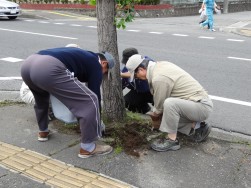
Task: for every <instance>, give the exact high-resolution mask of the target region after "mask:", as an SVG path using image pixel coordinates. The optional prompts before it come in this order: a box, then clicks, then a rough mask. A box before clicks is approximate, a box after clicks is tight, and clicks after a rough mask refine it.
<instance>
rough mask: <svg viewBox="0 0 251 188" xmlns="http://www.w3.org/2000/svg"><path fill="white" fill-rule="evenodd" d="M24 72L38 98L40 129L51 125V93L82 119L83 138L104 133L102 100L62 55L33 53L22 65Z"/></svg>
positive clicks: (27, 82)
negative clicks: (77, 75) (100, 107)
mask: <svg viewBox="0 0 251 188" xmlns="http://www.w3.org/2000/svg"><path fill="white" fill-rule="evenodd" d="M21 76H22V78H23V80H24V82H25V83H26V84H27V85H28V87H29V88H30V90H31V92H32V93H33V95H34V98H35V105H34V109H35V113H36V118H37V122H38V126H39V130H40V131H44V130H46V129H47V128H48V108H49V98H50V94H52V95H54V96H55V97H56V98H57V99H58V100H60V101H61V102H62V103H63V104H64V105H65V106H66V107H67V108H69V110H70V111H71V112H72V113H73V114H74V116H75V117H76V118H77V119H78V121H79V124H80V129H81V142H82V143H90V142H93V141H95V140H96V139H97V138H99V137H101V127H100V112H99V101H98V98H97V96H96V94H95V93H93V92H92V91H91V90H90V89H89V88H88V87H86V86H85V85H84V84H82V83H81V82H80V81H79V80H78V79H77V78H74V76H73V75H72V73H71V72H70V71H69V70H68V69H67V68H66V67H65V65H64V64H63V63H62V62H60V61H59V60H58V59H56V58H54V57H51V56H47V55H38V54H33V55H31V56H29V57H28V58H27V59H26V60H25V61H24V63H23V64H22V67H21Z"/></svg>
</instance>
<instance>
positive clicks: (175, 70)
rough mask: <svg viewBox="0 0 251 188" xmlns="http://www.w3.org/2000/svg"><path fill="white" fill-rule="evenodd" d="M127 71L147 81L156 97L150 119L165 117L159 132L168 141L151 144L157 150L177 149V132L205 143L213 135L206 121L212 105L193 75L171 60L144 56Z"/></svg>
mask: <svg viewBox="0 0 251 188" xmlns="http://www.w3.org/2000/svg"><path fill="white" fill-rule="evenodd" d="M126 67H127V69H128V70H129V71H130V73H131V74H132V77H134V76H135V78H138V79H141V80H147V81H148V83H149V86H150V91H151V92H152V94H153V100H154V108H153V112H151V114H150V115H151V116H152V117H154V118H155V119H157V118H158V117H161V115H162V114H163V116H162V120H161V124H160V128H159V130H160V131H162V132H165V133H167V134H166V135H165V138H163V139H157V140H155V141H154V142H153V143H152V144H151V147H152V149H154V150H156V151H168V150H178V149H179V148H180V144H179V141H178V139H177V132H178V131H179V132H181V133H183V134H185V135H189V136H191V137H192V138H193V139H194V141H196V142H202V141H203V140H205V139H206V138H207V136H208V135H209V133H210V127H209V126H208V124H206V123H205V122H204V121H205V120H206V119H207V118H208V117H209V114H210V113H211V111H212V108H213V103H212V101H211V99H210V98H209V96H208V94H207V92H206V91H205V89H204V88H203V87H202V86H201V85H200V84H199V82H198V81H196V80H195V79H194V78H193V77H192V76H191V75H190V74H188V73H187V72H185V71H184V70H183V69H181V68H180V67H178V66H176V65H174V64H172V63H170V62H168V61H157V62H153V61H149V60H147V59H145V58H144V57H143V56H141V55H133V56H132V57H130V58H129V60H128V62H127V64H126Z"/></svg>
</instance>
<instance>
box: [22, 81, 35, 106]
mask: <svg viewBox="0 0 251 188" xmlns="http://www.w3.org/2000/svg"><path fill="white" fill-rule="evenodd" d="M20 98H21V99H22V101H24V102H25V103H27V104H35V99H34V96H33V94H32V92H31V90H30V88H29V87H28V86H27V85H26V84H25V83H24V82H23V83H22V85H21V88H20Z"/></svg>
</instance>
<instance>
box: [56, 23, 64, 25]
mask: <svg viewBox="0 0 251 188" xmlns="http://www.w3.org/2000/svg"><path fill="white" fill-rule="evenodd" d="M54 24H56V25H64V24H65V23H54Z"/></svg>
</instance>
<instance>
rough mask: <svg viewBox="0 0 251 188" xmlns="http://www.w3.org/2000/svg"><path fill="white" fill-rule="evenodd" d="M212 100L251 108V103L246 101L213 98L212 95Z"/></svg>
mask: <svg viewBox="0 0 251 188" xmlns="http://www.w3.org/2000/svg"><path fill="white" fill-rule="evenodd" d="M210 98H211V99H213V100H217V101H223V102H228V103H233V104H239V105H243V106H251V103H250V102H246V101H240V100H235V99H229V98H224V97H217V96H213V95H210Z"/></svg>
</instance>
